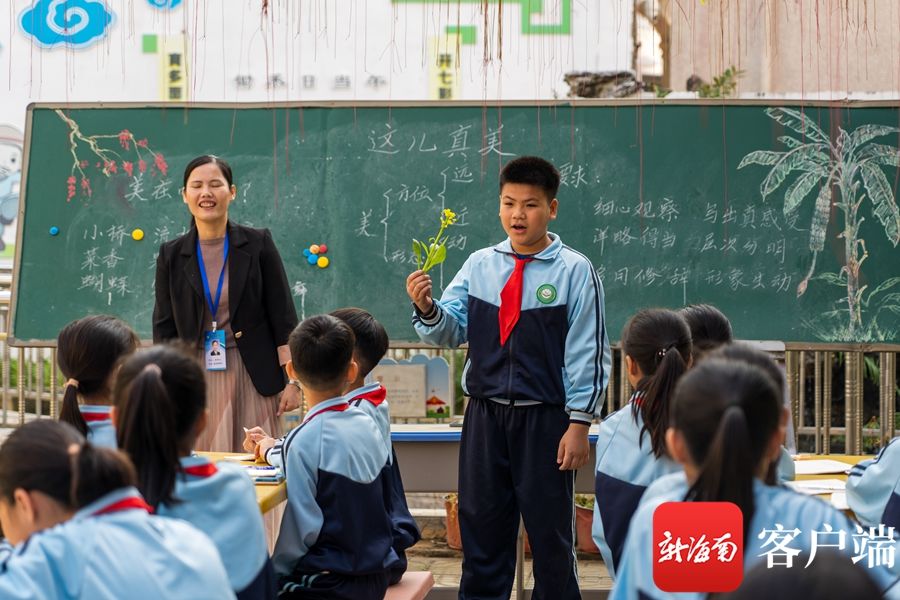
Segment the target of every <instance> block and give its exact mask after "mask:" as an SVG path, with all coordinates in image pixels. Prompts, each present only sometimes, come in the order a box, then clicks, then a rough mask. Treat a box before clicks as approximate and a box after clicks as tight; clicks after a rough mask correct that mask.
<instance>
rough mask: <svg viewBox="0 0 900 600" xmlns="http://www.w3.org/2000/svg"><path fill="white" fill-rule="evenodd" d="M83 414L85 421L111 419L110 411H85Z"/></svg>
mask: <svg viewBox="0 0 900 600" xmlns="http://www.w3.org/2000/svg"><path fill="white" fill-rule="evenodd" d="M81 416H82V417H84V420H85V422H87V423H92V422H96V421H109V411H107V412H83V413H81Z"/></svg>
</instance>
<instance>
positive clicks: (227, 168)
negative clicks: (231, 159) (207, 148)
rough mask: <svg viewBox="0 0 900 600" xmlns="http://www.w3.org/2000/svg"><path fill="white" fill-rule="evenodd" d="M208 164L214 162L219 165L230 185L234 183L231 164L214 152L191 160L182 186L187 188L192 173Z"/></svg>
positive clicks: (185, 169) (185, 171)
mask: <svg viewBox="0 0 900 600" xmlns="http://www.w3.org/2000/svg"><path fill="white" fill-rule="evenodd" d="M208 164H214V165H216V166H217V167H219V170H220V171H222V176H223V177H224V178H225V181H227V182H228V187H231V186H232V185H234V177H233V175H232V173H231V165H229V164H228V163H227V162H225V161H224V160H223V159H221V158H219V157H218V156H215V155H212V154H202V155H200V156H198V157H196V158H194V159H193V160H191V162H189V163H188V164H187V166H186V167H185V168H184V183H183V184H182V186H183V187H185V188H186V187H187V184H188V180H189V179H190V178H191V173H193V172H194V169H196V168H197V167H202V166H203V165H208Z"/></svg>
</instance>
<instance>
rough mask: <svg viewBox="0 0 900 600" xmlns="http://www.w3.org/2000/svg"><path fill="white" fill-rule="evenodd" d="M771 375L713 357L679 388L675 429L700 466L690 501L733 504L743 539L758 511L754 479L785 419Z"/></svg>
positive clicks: (675, 405)
mask: <svg viewBox="0 0 900 600" xmlns="http://www.w3.org/2000/svg"><path fill="white" fill-rule="evenodd" d="M780 411H781V399H780V397H779V396H778V390H777V388H776V386H775V383H774V382H773V381H772V378H771V377H769V376H768V375H767V374H766V373H765V372H764V371H762V370H761V369H759V368H758V367H755V366H751V365H748V364H746V363H743V362H737V361H732V360H722V359H719V358H710V359H707V360H706V361H704V362H703V363H701V364H700V365H699V366H697V367H695V368H694V369H691V370H690V371H689V372H688V373H687V374H686V375H685V376H684V377H682V378H681V381H679V382H678V385H677V386H676V388H675V396H674V400H673V402H672V427H674V428H675V429H676V430H678V431H679V432H680V433H681V434H682V435H683V436H684V439H685V442H686V444H687V450H688V453H689V454H690V457H691V460H692V461H693V462H694V464H696V465H697V466H698V467H699V475H698V477H697V480H696V481H695V482H694V484H693V485H692V486H691V488H690V489H689V490H688V493H687V497H686V499H687V500H695V501H700V502H733V503H734V504H736V505H737V506H738V508H740V509H741V513H742V514H743V517H744V539H748V537H747V535H748V527H749V525H750V521H751V520H752V519H753V513H754V510H755V508H756V507H755V506H754V501H753V481H754V479H755V477H756V472H757V469H758V468H759V466H760V464H761V462H762V460H763V458H764V457H765V453H766V450H767V449H768V446H769V441H770V440H771V438H772V435H773V434H774V433H775V432H776V430H777V429H778V425H779V422H780V417H779V414H780Z"/></svg>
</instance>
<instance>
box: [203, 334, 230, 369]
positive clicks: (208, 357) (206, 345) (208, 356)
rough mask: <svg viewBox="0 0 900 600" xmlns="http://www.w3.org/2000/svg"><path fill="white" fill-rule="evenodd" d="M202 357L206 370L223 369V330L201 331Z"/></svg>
mask: <svg viewBox="0 0 900 600" xmlns="http://www.w3.org/2000/svg"><path fill="white" fill-rule="evenodd" d="M203 358H204V360H205V362H206V370H207V371H224V370H225V330H224V329H218V330H216V331H206V332H204V333H203Z"/></svg>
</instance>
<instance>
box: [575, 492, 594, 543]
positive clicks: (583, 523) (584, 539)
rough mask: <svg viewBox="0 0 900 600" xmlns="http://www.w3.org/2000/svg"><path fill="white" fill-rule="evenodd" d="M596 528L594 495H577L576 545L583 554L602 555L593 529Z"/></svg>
mask: <svg viewBox="0 0 900 600" xmlns="http://www.w3.org/2000/svg"><path fill="white" fill-rule="evenodd" d="M593 526H594V495H593V494H575V543H576V545H577V546H578V549H579V550H580V551H582V552H588V553H590V554H600V550H599V549H598V548H597V544H595V543H594V538H593V537H592V536H591V529H592V528H593Z"/></svg>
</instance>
